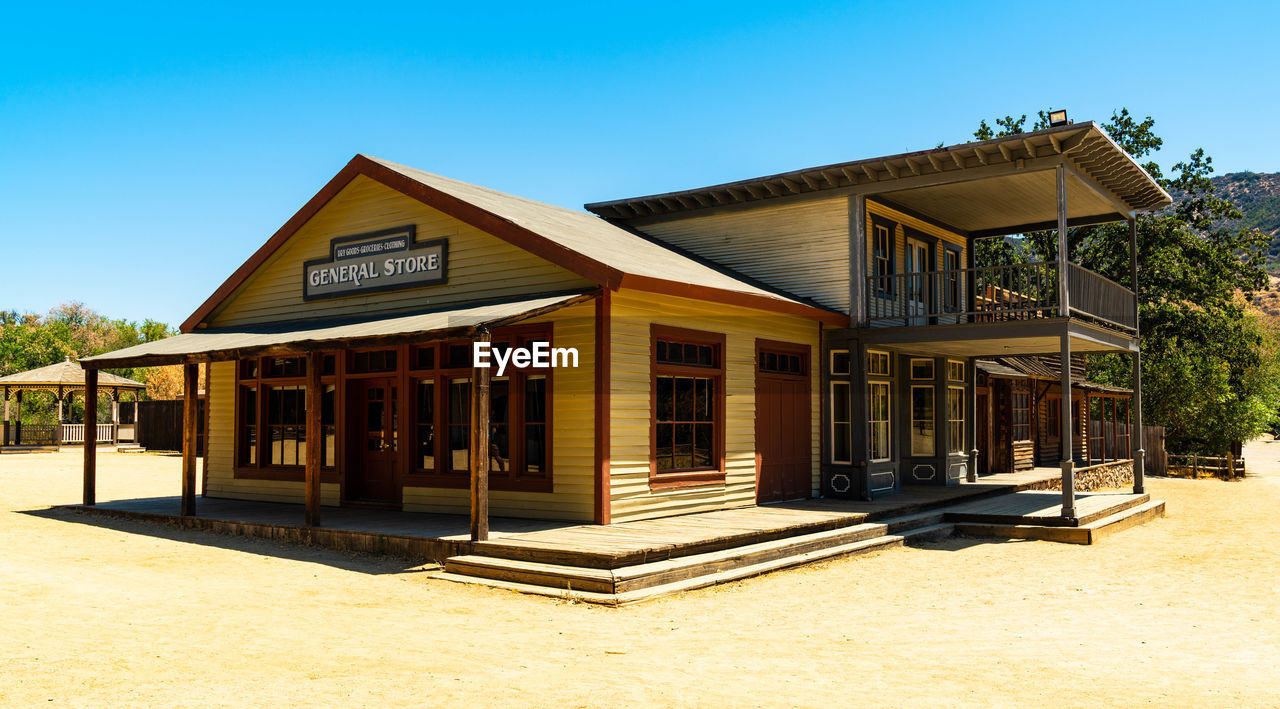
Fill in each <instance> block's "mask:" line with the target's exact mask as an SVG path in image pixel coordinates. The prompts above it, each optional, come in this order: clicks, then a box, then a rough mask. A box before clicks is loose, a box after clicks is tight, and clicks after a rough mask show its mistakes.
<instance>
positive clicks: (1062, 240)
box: [1056, 164, 1071, 367]
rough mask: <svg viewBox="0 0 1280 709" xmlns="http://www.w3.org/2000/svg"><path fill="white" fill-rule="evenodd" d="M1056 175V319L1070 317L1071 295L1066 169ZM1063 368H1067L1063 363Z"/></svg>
mask: <svg viewBox="0 0 1280 709" xmlns="http://www.w3.org/2000/svg"><path fill="white" fill-rule="evenodd" d="M1056 172H1057V175H1058V317H1061V318H1066V317H1070V316H1071V295H1070V293H1068V292H1067V268H1068V266H1067V264H1068V260H1067V256H1068V253H1067V167H1066V165H1063V164H1059V165H1058V168H1057V170H1056ZM1062 366H1063V367H1066V366H1067V363H1066V362H1065V361H1064V362H1063V364H1062Z"/></svg>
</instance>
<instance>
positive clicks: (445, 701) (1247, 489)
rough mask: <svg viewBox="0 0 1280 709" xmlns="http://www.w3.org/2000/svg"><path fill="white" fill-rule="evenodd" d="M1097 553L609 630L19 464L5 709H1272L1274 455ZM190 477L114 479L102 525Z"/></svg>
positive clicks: (1277, 527)
mask: <svg viewBox="0 0 1280 709" xmlns="http://www.w3.org/2000/svg"><path fill="white" fill-rule="evenodd" d="M1247 457H1248V459H1249V462H1250V467H1251V469H1252V472H1253V473H1254V474H1255V477H1252V478H1249V479H1247V480H1245V481H1243V482H1235V483H1228V482H1220V481H1216V480H1198V481H1192V480H1166V479H1154V480H1152V481H1151V482H1150V485H1149V489H1150V491H1151V492H1152V494H1153V495H1155V496H1157V497H1159V498H1162V499H1165V500H1167V501H1168V517H1167V518H1165V519H1162V520H1157V521H1154V522H1151V523H1149V524H1147V525H1145V526H1142V527H1138V528H1134V529H1131V530H1128V531H1125V532H1122V533H1120V534H1117V535H1115V536H1112V537H1109V538H1107V539H1106V540H1105V541H1104V542H1103V543H1102V544H1100V545H1097V546H1093V547H1079V546H1071V545H1060V544H1052V543H1048V542H1005V543H995V542H979V541H976V540H969V539H960V538H953V539H948V540H944V541H941V542H936V543H932V544H929V545H928V546H926V547H924V548H917V549H898V550H891V551H886V552H882V553H878V554H875V555H871V556H864V557H859V558H855V559H846V560H840V561H834V562H829V563H824V564H820V565H816V566H810V567H806V568H803V569H797V570H792V571H785V572H780V573H775V574H772V575H769V576H765V577H762V578H757V579H751V580H748V581H744V582H740V583H736V584H731V585H727V586H721V587H716V588H712V589H706V590H702V591H696V592H692V593H689V594H685V595H681V596H675V597H671V598H666V599H661V600H658V601H655V602H651V603H648V604H644V605H640V606H636V607H630V608H622V609H611V608H602V607H596V606H591V605H582V604H574V603H569V602H566V601H559V600H554V599H547V598H542V597H533V596H523V595H519V594H515V593H510V592H506V591H499V590H493V589H486V588H479V587H470V586H464V585H459V584H454V583H450V582H446V581H440V580H434V579H431V578H429V576H428V570H424V569H420V568H416V569H415V568H405V567H404V564H402V563H398V562H395V561H393V560H387V559H382V558H377V557H368V556H352V555H348V554H342V553H336V552H329V551H324V550H316V549H309V548H304V547H298V546H288V545H280V544H273V543H269V542H264V541H258V540H253V539H244V538H235V537H227V536H220V535H215V534H207V533H199V532H187V531H181V530H176V529H170V528H166V527H160V526H153V525H146V524H141V523H134V522H125V521H118V520H104V519H99V518H96V517H87V516H81V515H76V514H72V513H63V512H50V511H48V510H47V507H48V506H49V505H54V504H61V503H69V502H76V501H78V499H79V495H80V492H79V491H80V473H79V457H78V455H76V454H74V453H65V454H52V455H0V703H2V704H4V705H6V706H34V705H37V704H40V705H44V706H95V707H98V706H122V705H146V706H188V705H190V706H209V705H216V706H264V705H271V706H293V705H299V706H300V705H307V706H383V705H447V706H457V705H465V706H491V705H497V706H511V705H535V706H557V707H558V706H627V705H642V706H644V705H680V706H723V705H734V706H738V705H746V706H797V705H807V706H817V705H826V706H849V705H855V704H862V705H866V704H870V705H874V706H929V707H938V706H981V707H990V706H1024V707H1025V706H1073V707H1074V706H1107V707H1109V706H1132V705H1156V704H1159V705H1164V706H1195V707H1204V706H1277V705H1280V614H1278V613H1277V611H1280V593H1277V587H1276V586H1277V581H1278V580H1280V551H1278V549H1280V544H1278V542H1280V514H1278V513H1277V510H1280V442H1278V443H1269V442H1268V443H1258V444H1254V445H1253V446H1251V447H1250V449H1249V450H1248V455H1247ZM178 473H179V459H178V458H175V457H166V456H153V455H145V456H137V455H132V456H130V455H119V454H102V455H101V456H100V462H99V473H98V479H99V496H100V499H110V498H112V497H123V496H149V495H168V494H176V493H177V491H178V486H179V474H178Z"/></svg>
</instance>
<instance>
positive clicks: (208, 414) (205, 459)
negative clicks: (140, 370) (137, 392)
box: [116, 362, 213, 497]
mask: <svg viewBox="0 0 1280 709" xmlns="http://www.w3.org/2000/svg"><path fill="white" fill-rule="evenodd" d="M212 372H213V362H206V363H205V365H204V429H203V430H202V431H201V435H202V436H203V437H204V455H202V456H200V496H201V497H204V495H205V494H206V493H205V490H208V489H209V431H210V430H212V428H211V426H210V423H209V420H210V419H211V418H213V413H212V412H213V384H212V379H211V377H212ZM134 410H135V415H134V419H133V420H134V421H135V422H136V421H137V420H138V419H137V415H136V411H137V405H136V404H135V405H134ZM119 437H120V429H119V424H118V423H117V428H116V438H119Z"/></svg>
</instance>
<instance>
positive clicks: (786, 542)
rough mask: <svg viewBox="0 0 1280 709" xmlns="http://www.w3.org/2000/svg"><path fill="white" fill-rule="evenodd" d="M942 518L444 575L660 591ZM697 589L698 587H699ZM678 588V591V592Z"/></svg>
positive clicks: (884, 540)
mask: <svg viewBox="0 0 1280 709" xmlns="http://www.w3.org/2000/svg"><path fill="white" fill-rule="evenodd" d="M941 518H942V514H941V513H929V514H918V515H911V516H906V517H901V518H896V519H892V520H886V521H885V522H882V523H867V524H861V525H855V526H853V527H845V528H840V529H832V530H824V531H820V532H812V533H810V534H804V535H798V536H794V537H788V538H784V539H775V540H770V541H766V542H757V543H754V544H747V545H743V546H740V547H734V548H730V549H720V550H716V551H710V552H703V553H701V554H693V555H689V556H681V557H674V558H668V559H660V560H657V561H649V562H645V563H640V564H630V565H626V566H620V567H617V568H613V569H599V568H593V567H583V566H574V565H566V564H549V563H545V562H540V561H529V560H524V559H510V558H506V557H495V556H489V555H486V554H478V553H472V554H467V555H462V556H455V557H450V558H449V559H447V560H446V561H445V564H444V574H445V575H446V576H447V577H449V578H452V579H454V580H462V579H466V580H471V581H501V582H504V583H514V584H521V585H525V586H540V587H544V588H552V589H558V590H563V591H582V592H590V593H604V594H625V593H630V592H636V591H641V590H643V589H648V588H655V587H660V586H673V585H674V586H679V587H682V588H683V587H684V586H685V585H688V584H687V583H686V582H690V583H692V582H694V581H695V580H696V579H701V578H718V577H720V576H723V575H725V574H729V575H733V576H734V578H740V576H737V575H736V573H737V570H740V569H752V568H766V567H767V568H783V567H786V566H792V565H796V564H804V563H809V562H810V561H812V560H814V559H825V558H832V557H836V556H845V555H850V554H855V553H865V552H867V551H870V550H874V549H878V548H884V547H890V546H899V545H902V544H904V543H907V542H918V541H924V540H927V539H932V538H937V537H940V536H946V535H949V534H950V533H951V530H952V526H951V525H949V524H942V523H941ZM694 585H695V586H696V585H697V584H696V583H695V584H694ZM674 586H673V587H674Z"/></svg>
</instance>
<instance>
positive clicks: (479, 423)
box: [470, 328, 492, 542]
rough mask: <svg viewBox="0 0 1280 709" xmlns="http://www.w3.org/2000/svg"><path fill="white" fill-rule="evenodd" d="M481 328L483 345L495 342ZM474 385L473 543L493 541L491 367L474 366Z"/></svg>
mask: <svg viewBox="0 0 1280 709" xmlns="http://www.w3.org/2000/svg"><path fill="white" fill-rule="evenodd" d="M491 337H492V336H491V335H490V333H489V329H488V328H481V330H480V332H479V336H478V337H477V338H476V339H477V341H479V342H491V341H492V340H491ZM472 364H473V366H472V373H473V375H474V376H472V383H471V451H470V453H471V541H473V542H483V541H485V540H487V539H488V538H489V379H490V368H489V367H477V366H474V363H472Z"/></svg>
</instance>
